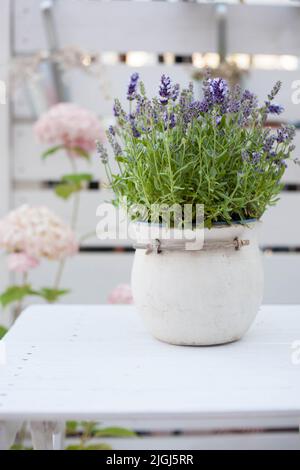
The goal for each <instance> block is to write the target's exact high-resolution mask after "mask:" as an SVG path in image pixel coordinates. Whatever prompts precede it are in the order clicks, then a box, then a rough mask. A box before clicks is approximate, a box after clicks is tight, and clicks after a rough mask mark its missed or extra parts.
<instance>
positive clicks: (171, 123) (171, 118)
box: [164, 112, 176, 130]
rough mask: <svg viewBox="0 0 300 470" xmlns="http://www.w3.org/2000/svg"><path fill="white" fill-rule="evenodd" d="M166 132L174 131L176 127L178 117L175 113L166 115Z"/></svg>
mask: <svg viewBox="0 0 300 470" xmlns="http://www.w3.org/2000/svg"><path fill="white" fill-rule="evenodd" d="M164 123H165V130H166V129H173V127H175V126H176V117H175V114H174V113H171V114H168V113H167V112H166V113H165V115H164Z"/></svg>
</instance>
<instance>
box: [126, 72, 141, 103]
mask: <svg viewBox="0 0 300 470" xmlns="http://www.w3.org/2000/svg"><path fill="white" fill-rule="evenodd" d="M138 80H139V74H138V73H136V72H135V73H133V74H132V75H131V77H130V83H129V85H128V91H127V99H128V100H129V101H133V100H134V99H135V97H136V87H137V83H138Z"/></svg>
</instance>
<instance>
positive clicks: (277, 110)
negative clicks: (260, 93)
mask: <svg viewBox="0 0 300 470" xmlns="http://www.w3.org/2000/svg"><path fill="white" fill-rule="evenodd" d="M266 108H267V112H268V113H270V114H281V113H282V112H283V111H284V108H283V107H282V106H280V105H279V104H271V103H269V102H268V101H266Z"/></svg>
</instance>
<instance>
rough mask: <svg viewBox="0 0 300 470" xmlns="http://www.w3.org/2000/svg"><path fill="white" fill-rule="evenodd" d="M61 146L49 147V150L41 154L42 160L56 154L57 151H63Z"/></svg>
mask: <svg viewBox="0 0 300 470" xmlns="http://www.w3.org/2000/svg"><path fill="white" fill-rule="evenodd" d="M63 148H64V146H63V145H56V146H55V147H51V148H50V149H48V150H46V151H45V152H43V153H42V158H44V159H45V158H47V157H49V156H50V155H53V154H54V153H56V152H58V151H59V150H61V149H63Z"/></svg>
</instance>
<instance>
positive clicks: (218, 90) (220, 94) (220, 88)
mask: <svg viewBox="0 0 300 470" xmlns="http://www.w3.org/2000/svg"><path fill="white" fill-rule="evenodd" d="M208 86H209V91H210V94H211V98H212V101H213V102H214V103H217V104H222V103H224V100H225V98H226V96H227V94H228V85H227V82H226V80H224V79H223V78H210V79H209V80H208Z"/></svg>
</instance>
